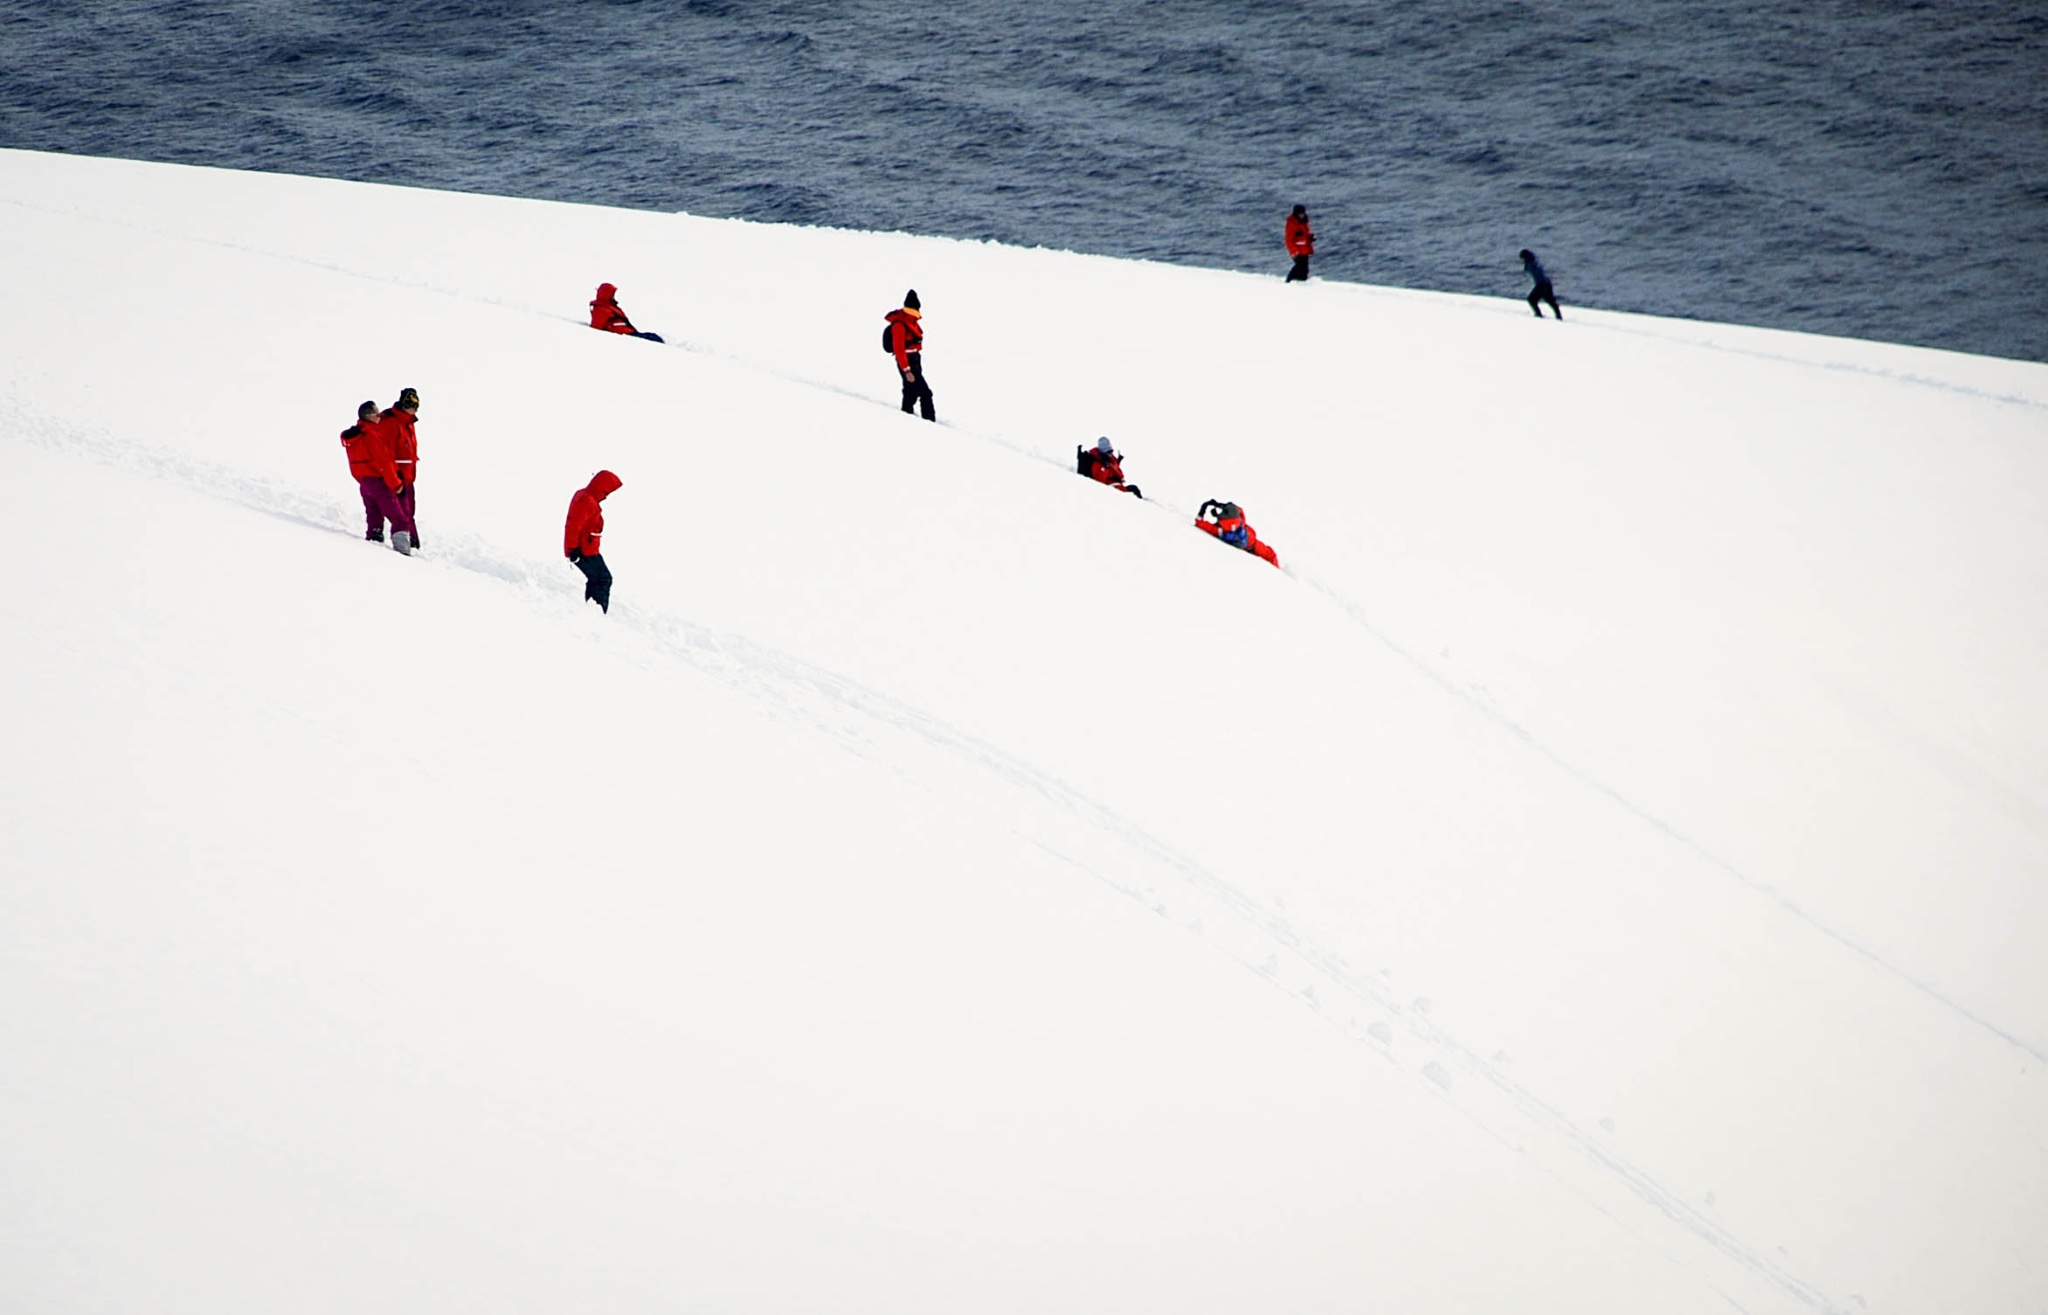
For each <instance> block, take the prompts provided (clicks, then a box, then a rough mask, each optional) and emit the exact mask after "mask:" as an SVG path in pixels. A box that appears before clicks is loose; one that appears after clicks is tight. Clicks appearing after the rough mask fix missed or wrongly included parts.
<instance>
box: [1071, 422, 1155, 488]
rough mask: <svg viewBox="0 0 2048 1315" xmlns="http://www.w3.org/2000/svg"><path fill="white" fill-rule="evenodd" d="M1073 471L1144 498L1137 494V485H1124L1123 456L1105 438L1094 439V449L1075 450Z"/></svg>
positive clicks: (1080, 448) (1078, 448) (1082, 448)
mask: <svg viewBox="0 0 2048 1315" xmlns="http://www.w3.org/2000/svg"><path fill="white" fill-rule="evenodd" d="M1074 469H1076V470H1078V471H1079V472H1081V473H1082V474H1083V475H1086V476H1087V477H1088V478H1090V479H1092V480H1094V481H1095V482H1096V483H1098V484H1107V485H1109V486H1110V487H1111V488H1113V489H1116V490H1118V491H1120V492H1123V493H1129V494H1132V495H1134V496H1136V497H1140V498H1142V497H1144V496H1145V495H1144V494H1143V493H1140V492H1138V486H1137V485H1135V484H1126V483H1124V458H1123V454H1122V453H1121V452H1118V451H1117V450H1116V448H1115V447H1114V446H1113V445H1112V444H1111V443H1110V441H1109V439H1108V438H1106V437H1105V438H1098V439H1096V440H1095V446H1094V447H1077V448H1075V449H1074Z"/></svg>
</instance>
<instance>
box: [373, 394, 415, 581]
mask: <svg viewBox="0 0 2048 1315" xmlns="http://www.w3.org/2000/svg"><path fill="white" fill-rule="evenodd" d="M419 414H420V395H419V390H418V389H415V388H404V389H400V390H399V393H398V400H397V401H396V402H393V403H392V404H391V405H390V406H389V407H387V408H386V409H385V411H384V414H383V415H381V416H379V417H377V418H378V419H379V420H380V421H382V422H383V424H384V432H385V433H386V434H388V435H390V437H391V464H392V465H393V466H394V467H396V468H397V470H398V483H399V488H398V505H399V506H401V507H403V508H404V509H405V518H406V519H407V520H409V521H411V522H412V523H413V526H412V546H413V547H414V548H415V549H417V548H418V547H419V546H420V526H419V520H420V513H419V498H418V495H417V494H415V493H414V491H413V484H414V482H415V481H416V480H417V479H418V478H419V471H420V436H419V430H418V429H417V428H416V427H415V426H416V424H417V422H418V420H419Z"/></svg>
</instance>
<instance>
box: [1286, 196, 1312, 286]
mask: <svg viewBox="0 0 2048 1315" xmlns="http://www.w3.org/2000/svg"><path fill="white" fill-rule="evenodd" d="M1315 253H1316V235H1315V230H1313V229H1311V228H1310V227H1309V226H1308V207H1307V206H1302V205H1298V206H1296V207H1294V209H1293V210H1292V211H1291V212H1290V213H1289V214H1288V216H1287V254H1288V255H1290V256H1293V257H1294V268H1293V269H1290V270H1288V271H1287V281H1288V282H1289V283H1306V282H1308V258H1309V257H1310V256H1313V255H1314V254H1315Z"/></svg>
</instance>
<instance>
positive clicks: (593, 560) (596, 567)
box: [575, 552, 612, 613]
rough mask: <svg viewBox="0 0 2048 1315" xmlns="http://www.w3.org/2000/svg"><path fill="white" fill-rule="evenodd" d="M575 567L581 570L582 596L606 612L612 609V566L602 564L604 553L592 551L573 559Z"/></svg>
mask: <svg viewBox="0 0 2048 1315" xmlns="http://www.w3.org/2000/svg"><path fill="white" fill-rule="evenodd" d="M575 562H576V569H577V570H579V571H581V572H583V578H584V580H585V581H587V582H588V583H586V584H585V585H584V586H583V598H584V601H586V602H591V603H596V604H597V605H598V606H599V607H601V608H603V609H604V610H605V612H606V613H609V612H610V611H611V610H612V568H611V567H609V566H606V565H605V564H604V554H603V553H597V552H594V553H592V554H590V556H588V557H578V558H576V559H575Z"/></svg>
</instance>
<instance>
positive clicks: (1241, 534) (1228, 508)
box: [1195, 498, 1280, 566]
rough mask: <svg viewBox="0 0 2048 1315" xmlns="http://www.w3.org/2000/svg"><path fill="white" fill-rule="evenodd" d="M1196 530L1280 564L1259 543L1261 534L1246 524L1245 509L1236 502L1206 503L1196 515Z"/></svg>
mask: <svg viewBox="0 0 2048 1315" xmlns="http://www.w3.org/2000/svg"><path fill="white" fill-rule="evenodd" d="M1195 528H1196V529H1198V530H1201V531H1202V532H1203V533H1205V534H1213V535H1215V536H1216V537H1217V538H1219V539H1221V540H1223V542H1225V543H1227V544H1229V545H1230V546H1231V547H1233V548H1242V549H1244V550H1245V551H1246V552H1248V553H1251V554H1253V555H1254V556H1257V557H1261V558H1264V559H1265V560H1266V561H1268V562H1271V563H1272V564H1273V565H1275V566H1278V565H1279V564H1280V558H1279V555H1278V554H1276V553H1275V552H1274V551H1273V550H1272V548H1271V547H1269V546H1267V545H1266V544H1264V543H1261V542H1260V541H1259V532H1258V531H1257V530H1254V529H1253V528H1252V527H1251V526H1250V525H1248V524H1246V523H1245V519H1244V509H1243V508H1241V507H1239V506H1238V505H1237V504H1236V503H1234V502H1218V501H1216V500H1215V499H1214V498H1211V499H1209V500H1208V501H1207V502H1204V503H1203V504H1202V509H1201V510H1200V511H1198V512H1196V513H1195Z"/></svg>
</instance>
